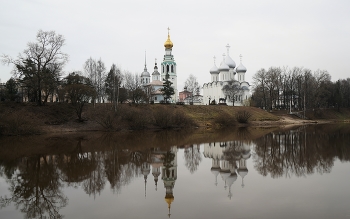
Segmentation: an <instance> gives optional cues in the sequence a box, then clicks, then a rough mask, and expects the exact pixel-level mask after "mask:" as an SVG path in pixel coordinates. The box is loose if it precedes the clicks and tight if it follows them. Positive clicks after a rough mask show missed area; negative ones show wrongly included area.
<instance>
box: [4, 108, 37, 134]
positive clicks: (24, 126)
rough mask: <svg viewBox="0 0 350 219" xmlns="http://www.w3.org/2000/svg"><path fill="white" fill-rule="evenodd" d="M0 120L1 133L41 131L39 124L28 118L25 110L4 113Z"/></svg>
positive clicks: (32, 132) (34, 132) (33, 132)
mask: <svg viewBox="0 0 350 219" xmlns="http://www.w3.org/2000/svg"><path fill="white" fill-rule="evenodd" d="M0 121H1V122H0V134H3V135H30V134H39V133H40V130H39V128H38V125H37V124H35V122H34V121H32V120H30V119H28V117H27V116H26V115H25V112H23V111H16V112H11V113H7V114H6V115H4V114H3V116H2V117H1V118H0Z"/></svg>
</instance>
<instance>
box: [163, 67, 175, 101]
mask: <svg viewBox="0 0 350 219" xmlns="http://www.w3.org/2000/svg"><path fill="white" fill-rule="evenodd" d="M169 77H170V76H169V73H166V75H165V79H164V80H163V81H164V83H163V88H162V89H161V91H162V92H163V96H164V99H165V103H168V99H170V98H171V96H172V95H174V94H175V91H174V88H173V87H172V86H171V85H172V84H173V83H172V82H171V81H170V80H169Z"/></svg>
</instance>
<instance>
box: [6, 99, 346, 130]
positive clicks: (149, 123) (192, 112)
mask: <svg viewBox="0 0 350 219" xmlns="http://www.w3.org/2000/svg"><path fill="white" fill-rule="evenodd" d="M335 111H336V110H331V111H327V112H325V111H323V112H322V113H320V112H317V113H315V112H313V115H314V117H310V118H312V119H350V110H348V109H346V110H345V109H342V110H341V112H335ZM339 113H340V114H339ZM320 115H322V116H323V117H322V118H319V117H320ZM317 116H318V117H317ZM326 116H327V117H326ZM324 117H326V118H324ZM330 117H332V118H330ZM83 118H84V122H79V121H78V120H77V115H76V114H75V109H74V107H73V106H72V105H71V104H67V103H49V104H47V105H46V106H41V107H39V106H36V105H34V104H23V103H0V133H1V134H2V135H28V134H29V135H31V134H41V133H52V132H78V131H91V130H108V131H118V130H140V129H183V128H191V127H207V128H218V127H223V126H240V125H241V124H249V123H250V124H252V123H254V122H256V121H269V122H271V121H272V122H277V121H278V120H279V118H280V117H279V115H276V114H275V113H269V112H266V111H264V110H261V109H258V108H254V107H229V106H220V105H216V106H212V105H210V106H207V105H206V106H190V105H158V104H154V105H129V104H122V105H119V106H118V109H117V112H114V111H113V110H112V107H111V105H110V104H96V105H95V106H93V105H92V104H88V105H87V106H86V108H84V112H83Z"/></svg>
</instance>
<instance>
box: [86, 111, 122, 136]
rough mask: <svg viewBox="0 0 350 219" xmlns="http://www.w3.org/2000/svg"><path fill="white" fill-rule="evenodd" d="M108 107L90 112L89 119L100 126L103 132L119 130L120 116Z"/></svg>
mask: <svg viewBox="0 0 350 219" xmlns="http://www.w3.org/2000/svg"><path fill="white" fill-rule="evenodd" d="M118 112H119V111H118V110H117V112H114V110H112V109H111V108H110V107H108V108H106V107H96V108H95V109H93V110H91V112H90V115H89V117H90V118H91V119H92V120H93V121H95V122H97V123H98V124H99V125H101V126H102V127H103V128H104V129H105V130H108V131H112V130H118V129H120V120H121V118H120V115H118Z"/></svg>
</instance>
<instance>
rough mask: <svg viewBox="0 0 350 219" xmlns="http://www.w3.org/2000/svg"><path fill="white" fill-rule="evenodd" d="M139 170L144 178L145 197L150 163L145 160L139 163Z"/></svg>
mask: <svg viewBox="0 0 350 219" xmlns="http://www.w3.org/2000/svg"><path fill="white" fill-rule="evenodd" d="M141 171H142V175H143V178H144V179H145V197H146V184H147V176H148V175H149V173H150V172H151V168H150V164H149V163H147V162H144V163H143V164H142V165H141Z"/></svg>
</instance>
